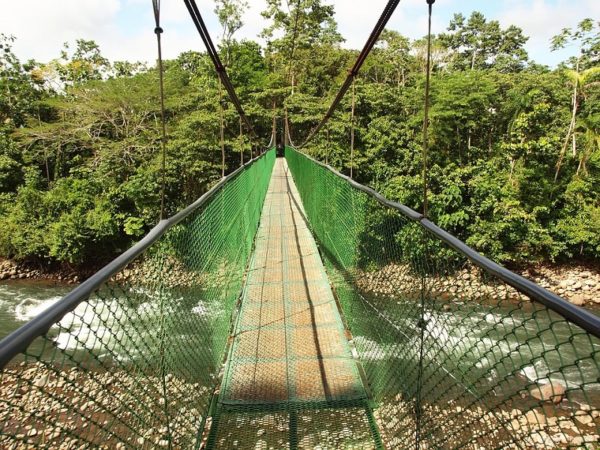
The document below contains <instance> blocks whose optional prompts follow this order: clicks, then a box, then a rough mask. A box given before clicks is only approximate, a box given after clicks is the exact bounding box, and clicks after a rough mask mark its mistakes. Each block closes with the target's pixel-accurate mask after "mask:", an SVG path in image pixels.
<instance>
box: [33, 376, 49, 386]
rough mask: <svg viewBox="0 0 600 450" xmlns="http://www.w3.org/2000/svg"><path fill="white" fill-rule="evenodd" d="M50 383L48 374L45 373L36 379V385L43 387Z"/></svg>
mask: <svg viewBox="0 0 600 450" xmlns="http://www.w3.org/2000/svg"><path fill="white" fill-rule="evenodd" d="M47 384H48V374H46V373H45V374H43V375H42V376H41V377H39V378H38V379H37V380H35V382H34V385H35V386H36V387H39V388H43V387H45V386H46V385H47Z"/></svg>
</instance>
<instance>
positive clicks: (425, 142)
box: [423, 0, 435, 217]
mask: <svg viewBox="0 0 600 450" xmlns="http://www.w3.org/2000/svg"><path fill="white" fill-rule="evenodd" d="M434 3H435V0H427V5H428V25H427V74H426V75H425V108H424V118H423V216H425V217H427V213H428V212H429V199H428V194H429V192H428V191H429V181H428V173H427V165H428V161H427V159H428V156H429V155H428V154H429V105H430V98H429V97H430V90H431V13H432V9H433V4H434Z"/></svg>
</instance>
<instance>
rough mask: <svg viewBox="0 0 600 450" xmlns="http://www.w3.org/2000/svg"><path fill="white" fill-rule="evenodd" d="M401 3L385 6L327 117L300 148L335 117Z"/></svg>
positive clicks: (397, 0)
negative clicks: (334, 114)
mask: <svg viewBox="0 0 600 450" xmlns="http://www.w3.org/2000/svg"><path fill="white" fill-rule="evenodd" d="M399 3H400V0H389V1H388V3H387V5H386V6H385V8H384V10H383V13H381V16H380V17H379V20H378V21H377V23H376V24H375V27H374V28H373V31H372V32H371V34H370V35H369V39H367V42H366V43H365V46H364V47H363V49H362V51H361V52H360V54H359V55H358V58H357V59H356V62H355V63H354V65H353V66H352V69H350V71H349V72H348V76H347V77H346V80H345V81H344V84H342V87H341V88H340V90H339V91H338V93H337V95H336V96H335V99H334V100H333V102H332V103H331V106H330V107H329V109H328V110H327V112H326V113H325V116H323V118H322V119H321V121H320V122H319V124H318V125H317V126H316V127H315V128H313V129H312V131H311V132H310V133H309V135H308V137H307V138H306V139H305V140H304V142H303V143H302V144H301V145H300V147H299V148H302V147H304V146H306V144H308V143H309V142H310V141H311V140H312V139H313V138H314V137H315V136H316V135H317V133H318V132H319V131H321V129H322V128H323V126H324V125H325V124H326V123H327V122H328V121H329V119H331V116H333V113H334V112H335V110H336V109H337V107H338V106H339V104H340V102H341V101H342V99H343V98H344V96H345V95H346V93H347V92H348V89H349V88H350V86H351V85H352V81H353V80H354V78H355V77H356V76H357V75H358V73H359V71H360V69H361V67H362V65H363V64H364V62H365V60H366V59H367V56H369V54H370V53H371V50H373V47H374V46H375V44H376V43H377V41H378V40H379V36H380V35H381V33H382V32H383V30H384V29H385V27H386V25H387V23H388V21H389V20H390V18H391V17H392V14H393V13H394V11H395V10H396V7H397V6H398V4H399Z"/></svg>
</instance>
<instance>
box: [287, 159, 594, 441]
mask: <svg viewBox="0 0 600 450" xmlns="http://www.w3.org/2000/svg"><path fill="white" fill-rule="evenodd" d="M286 158H287V161H288V165H289V168H290V171H291V173H292V175H293V177H294V180H295V183H296V185H297V186H298V190H299V192H300V196H301V198H302V202H303V204H304V208H305V211H306V215H307V218H308V221H309V223H310V224H311V228H312V230H313V233H314V235H315V237H316V239H317V241H318V243H319V247H320V251H321V254H322V256H323V259H324V261H325V264H326V267H327V270H328V274H329V276H330V280H331V283H332V285H333V288H334V291H335V294H336V297H337V299H338V301H339V304H340V308H341V310H342V312H343V315H344V318H345V320H346V323H347V326H348V328H349V330H350V332H351V334H352V336H353V338H352V341H353V344H354V346H355V348H356V351H357V353H358V356H359V360H360V363H361V365H362V367H363V369H364V373H365V377H366V380H367V382H368V388H369V390H370V392H371V396H372V400H373V403H374V410H375V417H376V418H378V424H379V428H380V432H381V435H382V438H383V440H384V442H385V444H386V446H387V447H389V448H411V447H414V446H415V444H417V448H419V447H420V448H459V447H460V448H474V449H482V448H486V449H487V448H536V449H537V448H568V447H571V448H576V447H577V448H579V447H585V446H587V447H588V448H596V445H597V442H598V429H599V427H598V426H599V424H600V419H599V417H600V409H599V408H600V339H599V336H600V319H599V318H598V317H597V316H595V315H594V314H592V313H590V312H588V311H586V310H584V309H582V308H579V307H576V306H574V305H572V304H570V303H568V302H567V301H565V300H564V299H562V298H560V297H558V296H556V295H555V294H553V293H551V292H549V291H546V290H544V289H542V288H541V287H539V286H537V285H536V284H534V283H532V282H531V281H529V280H526V279H524V278H522V277H520V276H518V275H516V274H514V273H512V272H510V271H508V270H507V269H505V268H503V267H500V266H499V265H497V264H495V263H494V262H492V261H490V260H488V259H486V258H484V257H483V256H481V255H479V254H478V253H476V252H475V251H473V250H472V249H470V248H469V247H467V246H466V245H465V244H463V243H462V242H460V241H459V240H457V239H456V238H454V237H453V236H451V235H449V234H448V233H446V232H445V231H443V230H441V229H440V228H438V227H437V226H436V225H434V224H433V223H431V222H430V221H429V220H427V219H425V218H424V217H423V216H421V215H420V214H418V213H416V212H415V211H413V210H411V209H409V208H407V207H405V206H403V205H400V204H397V203H393V202H390V201H388V200H386V199H384V198H383V197H381V196H380V195H379V194H377V193H376V192H374V191H372V190H371V189H369V188H366V187H364V186H361V185H359V184H357V183H355V182H354V181H352V180H351V179H349V178H347V177H345V176H343V175H341V174H339V173H338V172H336V171H335V170H333V169H331V168H330V167H328V166H326V165H324V164H322V163H320V162H318V161H316V160H314V159H311V158H310V157H308V156H306V155H304V154H302V153H299V152H298V151H296V150H294V149H292V148H287V149H286Z"/></svg>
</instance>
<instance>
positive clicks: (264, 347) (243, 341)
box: [219, 159, 366, 407]
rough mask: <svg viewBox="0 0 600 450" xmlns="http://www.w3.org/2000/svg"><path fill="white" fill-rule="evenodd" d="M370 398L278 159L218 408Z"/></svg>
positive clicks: (297, 199)
mask: <svg viewBox="0 0 600 450" xmlns="http://www.w3.org/2000/svg"><path fill="white" fill-rule="evenodd" d="M365 398H366V394H365V390H364V387H363V384H362V380H361V377H360V375H359V372H358V367H357V365H356V361H355V360H354V359H353V358H352V354H351V351H350V347H349V345H348V341H347V339H346V334H345V330H344V326H343V323H342V320H341V317H340V315H339V312H338V309H337V306H336V303H335V299H334V297H333V293H332V291H331V287H330V285H329V280H328V278H327V274H326V273H325V269H324V267H323V263H322V261H321V258H320V256H319V252H318V250H317V245H316V243H315V241H314V239H313V237H312V235H311V232H310V230H309V228H308V225H307V223H306V221H305V219H304V212H303V208H302V206H301V202H300V197H299V194H298V191H297V190H296V186H295V185H294V181H293V179H292V176H291V174H290V173H289V171H288V168H287V162H286V161H285V160H284V159H278V160H277V161H276V163H275V167H274V169H273V176H272V178H271V183H270V186H269V191H268V193H267V197H266V199H265V205H264V208H263V213H262V217H261V225H260V228H259V230H258V234H257V237H256V250H255V253H254V257H253V260H252V263H251V266H250V271H249V274H248V278H247V281H246V287H245V291H244V294H243V300H242V306H241V311H240V314H239V316H238V320H237V324H236V328H235V335H234V342H233V345H232V347H231V351H230V354H229V358H228V364H227V369H226V373H225V377H224V383H223V386H222V389H221V395H220V399H219V402H220V403H221V404H222V405H230V406H232V405H238V406H242V405H248V406H251V405H254V406H255V407H256V406H259V405H265V406H267V405H269V406H271V407H272V406H273V405H277V404H279V405H282V406H283V405H288V406H289V405H290V404H292V405H299V404H303V403H315V404H321V405H334V404H335V403H338V402H339V403H347V402H352V401H357V400H361V399H365Z"/></svg>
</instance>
